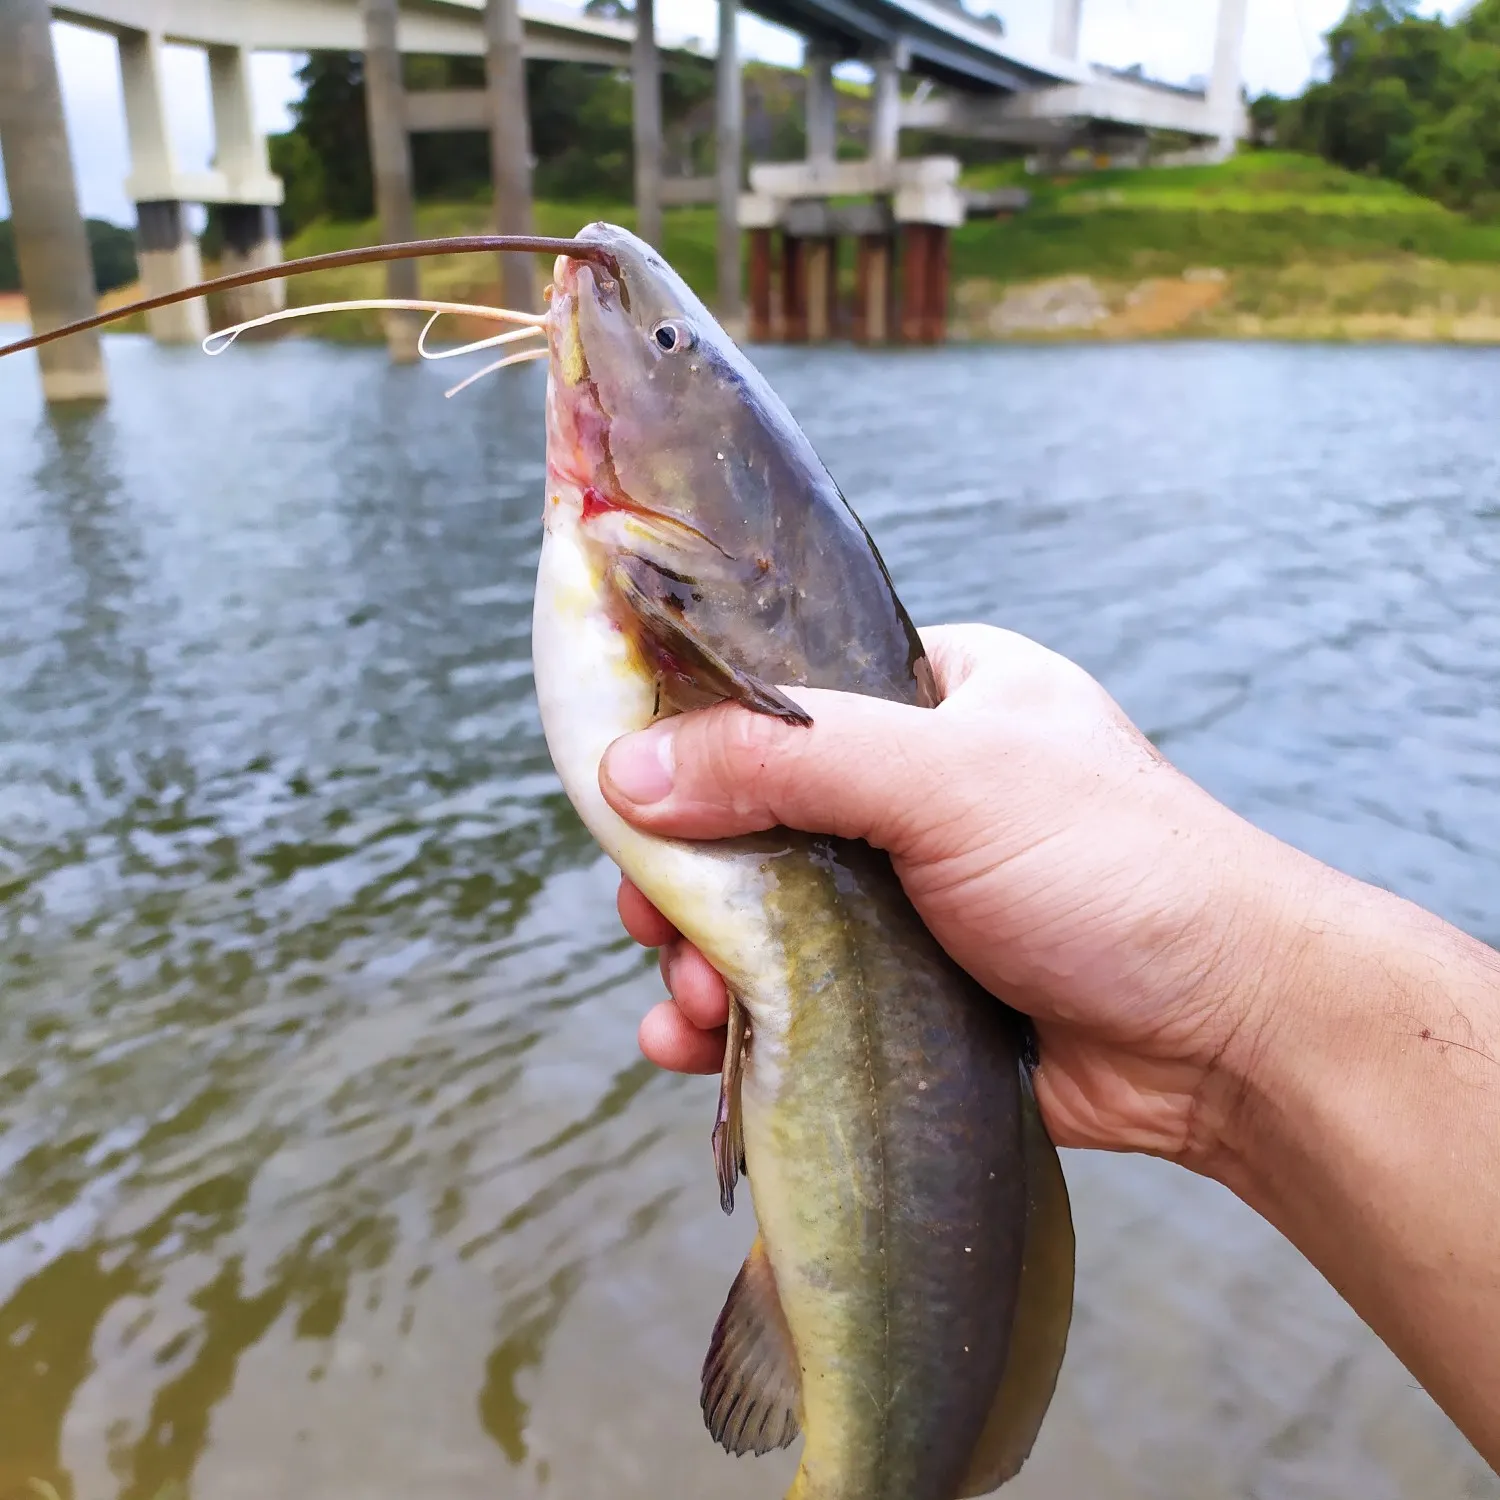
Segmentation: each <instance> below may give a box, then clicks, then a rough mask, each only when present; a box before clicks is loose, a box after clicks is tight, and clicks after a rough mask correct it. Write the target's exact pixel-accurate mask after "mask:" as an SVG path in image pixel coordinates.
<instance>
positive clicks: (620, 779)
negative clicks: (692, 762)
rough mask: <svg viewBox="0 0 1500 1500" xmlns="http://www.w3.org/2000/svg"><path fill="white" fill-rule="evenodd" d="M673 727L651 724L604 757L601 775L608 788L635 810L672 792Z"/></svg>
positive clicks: (624, 740) (626, 737) (616, 743)
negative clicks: (633, 805) (634, 807)
mask: <svg viewBox="0 0 1500 1500" xmlns="http://www.w3.org/2000/svg"><path fill="white" fill-rule="evenodd" d="M673 768H674V762H673V758H672V727H671V726H670V725H668V724H653V725H652V726H651V728H650V729H642V730H641V731H640V732H639V733H637V734H627V735H626V736H625V737H624V738H623V739H621V740H617V741H616V742H615V743H614V744H613V745H611V746H610V747H609V749H608V751H607V752H606V753H605V756H604V774H605V775H606V776H607V777H608V778H609V782H610V785H611V786H612V787H614V789H615V790H616V791H617V792H619V794H620V795H621V796H622V797H624V798H625V799H626V800H627V801H629V802H634V803H635V804H636V806H637V807H646V806H649V805H650V804H651V803H653V802H660V801H661V800H662V798H663V797H665V796H667V794H668V793H669V792H671V790H672V774H673Z"/></svg>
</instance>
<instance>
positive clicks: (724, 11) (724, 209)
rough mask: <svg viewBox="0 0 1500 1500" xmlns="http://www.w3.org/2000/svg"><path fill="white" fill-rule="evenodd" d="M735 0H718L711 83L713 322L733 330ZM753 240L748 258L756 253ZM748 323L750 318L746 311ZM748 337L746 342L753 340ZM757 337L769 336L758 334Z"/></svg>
mask: <svg viewBox="0 0 1500 1500" xmlns="http://www.w3.org/2000/svg"><path fill="white" fill-rule="evenodd" d="M738 22H739V4H738V0H719V58H718V62H717V64H716V72H715V80H714V88H715V95H714V175H715V179H716V186H717V203H718V247H717V251H718V253H717V266H718V278H717V279H718V302H719V319H720V321H721V322H722V323H723V324H724V326H725V327H726V328H728V329H729V330H731V332H733V331H735V330H736V329H737V327H738V325H739V323H740V320H741V317H742V315H743V314H742V310H741V294H740V275H741V271H740V172H741V157H742V155H743V145H742V140H741V134H742V128H743V127H742V123H741V122H742V119H743V109H742V98H741V84H740V53H739V42H738V38H737V36H736V31H737V27H738ZM759 243H760V242H759V241H758V240H757V241H755V242H754V243H753V244H752V247H751V254H752V257H753V256H754V255H756V254H758V253H759V251H758V249H757V247H758V245H759ZM764 250H765V272H766V285H767V292H766V303H767V317H768V318H769V303H770V292H769V286H770V265H771V247H770V235H769V231H768V232H767V236H766V241H765V246H764ZM754 265H755V262H754V260H753V259H752V263H751V288H752V290H751V295H752V297H753V296H754V295H755V292H754V287H755V280H754V278H755V270H754ZM751 316H752V319H753V318H754V317H755V316H756V314H755V312H754V311H753V310H752V314H751ZM755 336H756V335H755V333H754V332H753V329H752V333H751V337H752V338H753V337H755ZM763 336H769V335H768V334H767V335H763Z"/></svg>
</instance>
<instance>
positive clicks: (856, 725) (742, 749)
mask: <svg viewBox="0 0 1500 1500" xmlns="http://www.w3.org/2000/svg"><path fill="white" fill-rule="evenodd" d="M790 696H792V697H793V698H795V700H796V701H797V703H798V704H800V705H801V706H802V707H803V708H805V709H806V710H807V711H808V713H810V714H811V715H812V720H813V722H812V724H811V725H810V726H803V725H796V724H788V723H786V722H785V721H784V720H781V719H777V718H773V717H771V716H770V715H768V714H760V713H754V712H752V711H751V710H750V709H747V708H742V707H740V706H739V705H738V704H735V703H720V704H716V705H715V706H714V707H713V708H705V709H698V710H695V711H694V712H692V713H687V714H681V715H678V716H677V717H675V718H671V719H665V720H663V721H662V722H660V723H658V724H653V725H652V726H651V727H650V728H649V729H643V730H641V731H640V732H639V733H636V734H628V735H624V736H623V737H622V738H620V739H618V740H616V741H615V742H614V744H612V745H611V746H610V747H609V749H608V750H607V751H606V752H605V755H604V759H603V762H602V763H601V765H600V767H599V787H600V790H601V791H602V792H603V793H604V797H605V800H606V801H607V802H608V803H609V804H610V806H611V807H613V808H614V810H615V811H616V812H617V813H619V814H620V816H621V817H622V818H624V819H626V821H627V822H630V823H633V824H635V825H636V826H637V827H638V828H644V829H646V830H648V831H649V832H652V833H661V834H667V835H670V836H674V837H678V838H689V839H717V838H729V837H731V836H733V835H735V834H742V833H757V832H759V831H761V830H762V829H766V828H775V827H778V826H780V827H784V828H797V829H801V830H803V831H804V832H807V833H832V834H837V835H839V836H841V837H844V838H857V839H864V840H865V841H866V842H868V843H871V844H876V845H878V846H880V847H881V848H884V849H891V848H892V847H893V845H895V844H897V843H899V841H900V836H901V831H902V827H903V824H904V822H905V820H906V818H907V816H908V814H909V812H910V810H911V808H912V807H913V806H914V805H919V804H920V801H921V794H920V791H919V787H920V783H921V780H922V775H921V772H920V767H921V765H922V763H923V762H925V761H926V760H927V755H926V754H925V747H926V745H927V743H928V740H929V735H930V734H931V732H932V728H933V727H934V725H933V721H934V720H935V719H936V717H937V716H936V715H935V714H934V713H933V712H932V711H931V710H930V709H924V708H911V707H908V706H906V705H905V704H900V703H888V702H885V701H884V700H882V699H879V698H866V697H863V696H860V695H858V694H853V693H836V692H828V691H823V690H819V689H813V688H798V689H796V690H794V691H793V692H792V693H791V694H790Z"/></svg>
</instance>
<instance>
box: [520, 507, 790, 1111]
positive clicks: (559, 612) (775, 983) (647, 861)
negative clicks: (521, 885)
mask: <svg viewBox="0 0 1500 1500" xmlns="http://www.w3.org/2000/svg"><path fill="white" fill-rule="evenodd" d="M578 514H579V512H578V510H577V508H576V507H575V506H573V505H569V504H567V503H566V502H565V501H560V500H551V499H549V502H548V505H547V530H546V535H545V538H544V540H543V543H542V558H541V565H540V567H539V569H538V576H537V590H536V607H535V612H534V614H533V618H532V641H531V652H532V665H533V670H534V673H535V677H536V695H537V703H538V706H539V708H540V710H541V716H542V730H543V733H544V734H545V735H546V738H547V749H548V751H549V753H550V754H551V756H552V763H553V765H554V766H555V767H556V769H557V774H558V776H559V777H560V778H561V780H562V784H563V789H564V790H565V791H566V792H567V794H568V799H569V801H571V802H572V804H573V806H574V808H575V809H576V810H577V812H578V815H579V817H580V818H581V819H582V820H583V822H584V825H585V826H586V827H587V828H588V830H589V832H590V833H591V834H592V835H593V836H594V838H595V840H596V841H597V842H598V844H599V846H600V847H601V848H602V849H603V850H604V852H605V853H606V854H608V855H609V857H610V858H611V859H612V860H614V862H615V863H616V864H617V865H618V866H619V867H620V869H621V870H622V871H623V872H624V873H625V874H626V875H628V876H629V877H630V879H631V880H632V881H634V883H635V884H636V885H637V886H638V887H639V888H640V890H641V891H642V893H643V894H644V895H645V896H646V897H647V899H648V900H649V901H651V902H652V903H653V904H654V905H655V906H656V908H657V909H658V910H659V911H660V912H662V914H663V915H664V916H666V918H667V919H668V920H669V921H670V922H671V923H672V924H673V925H674V926H675V927H676V928H677V929H678V931H679V932H681V933H682V934H683V936H684V937H686V938H687V939H688V940H689V941H690V942H692V943H693V944H694V945H695V946H696V947H698V948H699V949H700V950H701V951H702V952H703V953H704V955H705V956H706V957H707V958H708V960H709V962H710V963H712V964H713V965H714V967H715V968H716V969H718V971H719V972H720V973H721V974H723V975H724V976H725V978H726V980H727V981H728V983H729V985H730V987H731V988H732V989H733V990H734V992H735V993H736V994H737V995H738V996H739V997H740V999H741V1000H742V1001H743V1002H744V1004H745V1006H746V1009H747V1010H748V1011H749V1012H750V1018H751V1026H752V1028H753V1031H754V1034H755V1038H756V1042H755V1047H754V1049H753V1053H752V1059H751V1061H750V1065H749V1067H748V1068H747V1073H746V1078H745V1087H746V1090H747V1092H750V1093H753V1094H756V1095H759V1096H760V1097H761V1098H762V1099H765V1097H766V1095H767V1094H768V1093H771V1094H774V1090H775V1083H776V1079H777V1077H778V1075H779V1072H780V1068H779V1064H780V1061H781V1053H782V1047H781V1045H780V1044H781V1042H782V1039H783V1038H784V1036H785V1033H786V1028H787V1024H788V1021H789V1019H790V1017H789V1012H788V997H787V994H786V991H785V986H784V984H783V983H782V979H781V976H783V975H784V974H785V973H786V963H785V959H784V958H783V956H782V955H781V953H780V952H779V945H778V944H777V943H776V942H775V940H774V939H773V938H772V936H771V933H770V929H769V925H768V923H767V921H766V916H765V898H766V890H767V877H766V875H765V874H764V873H763V871H762V868H761V862H760V859H759V858H758V857H757V856H755V855H750V854H745V853H740V852H731V851H727V850H722V849H720V848H718V847H716V846H715V845H712V844H694V843H685V842H682V841H679V840H673V839H662V838H657V837H655V836H653V835H650V834H645V833H642V832H640V831H639V830H638V829H636V828H633V827H632V826H631V825H630V824H629V823H627V822H626V821H625V820H624V819H623V818H621V817H620V816H619V815H618V814H617V813H616V812H615V811H614V809H613V808H611V807H610V806H609V804H608V803H607V802H606V801H605V800H604V796H603V794H602V793H601V792H600V790H599V764H600V761H601V760H602V759H603V757H604V752H605V750H606V749H608V747H609V746H610V744H611V743H612V742H613V741H614V740H616V739H618V738H619V737H620V736H621V735H622V734H627V733H629V732H631V731H632V730H637V729H643V728H645V727H646V726H647V725H648V724H650V722H651V720H652V716H653V714H654V712H655V708H656V701H657V684H656V681H655V679H654V677H652V675H651V674H650V673H649V672H648V671H647V670H645V669H644V667H643V666H642V664H641V662H640V660H639V658H638V656H637V654H636V652H635V650H634V648H633V647H632V646H631V644H630V642H629V640H628V639H627V638H626V636H625V635H624V634H623V633H622V632H621V631H620V629H619V628H618V627H617V626H616V625H615V624H614V622H613V621H612V620H611V619H610V618H609V616H608V615H607V614H606V613H605V610H604V608H603V604H602V594H601V584H600V579H599V573H598V569H597V567H596V565H595V563H594V561H593V559H592V558H591V557H590V555H589V552H588V550H587V549H586V547H585V546H584V545H583V541H582V538H581V537H580V535H579V521H578Z"/></svg>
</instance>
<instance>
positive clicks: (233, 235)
mask: <svg viewBox="0 0 1500 1500" xmlns="http://www.w3.org/2000/svg"><path fill="white" fill-rule="evenodd" d="M208 81H209V88H210V91H211V94H212V98H213V111H214V160H215V164H216V165H217V167H218V169H219V171H221V172H222V173H224V175H225V177H226V178H227V179H228V182H229V185H230V190H231V192H232V193H235V194H237V195H238V196H239V197H240V198H242V199H243V200H245V201H236V202H230V203H226V204H224V205H223V207H222V209H221V210H220V213H221V219H222V223H223V228H224V256H223V263H222V265H221V267H220V272H221V274H222V275H225V276H229V275H232V274H233V273H234V272H236V271H252V270H259V269H261V268H262V267H265V266H274V265H279V264H280V263H281V228H280V225H279V224H278V223H277V219H276V209H275V206H274V205H275V201H276V200H279V198H280V196H281V188H280V184H279V183H278V182H277V181H276V179H275V178H273V177H272V176H271V165H270V162H269V160H268V159H267V156H266V142H265V137H264V136H263V135H261V133H260V131H259V130H257V129H256V127H255V105H254V100H253V98H252V96H251V93H250V53H249V51H248V49H246V48H244V47H210V48H209V49H208ZM267 199H270V200H272V201H270V202H267V201H266V200H267ZM285 306H286V283H285V282H284V281H262V282H260V283H258V284H257V285H255V286H245V287H240V288H239V289H238V290H237V291H233V292H226V293H225V294H224V307H225V311H226V313H227V315H228V318H229V321H230V322H231V323H243V322H246V321H248V320H249V319H251V318H260V317H264V316H265V315H266V314H267V313H274V312H280V311H281V309H282V308H284V307H285Z"/></svg>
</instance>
